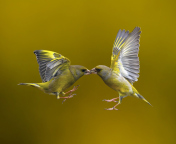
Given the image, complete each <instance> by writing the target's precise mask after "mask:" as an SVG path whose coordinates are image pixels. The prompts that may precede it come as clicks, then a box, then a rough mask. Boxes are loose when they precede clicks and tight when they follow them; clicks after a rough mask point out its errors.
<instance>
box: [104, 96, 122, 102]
mask: <svg viewBox="0 0 176 144" xmlns="http://www.w3.org/2000/svg"><path fill="white" fill-rule="evenodd" d="M118 98H119V97H117V98H113V99H110V100H106V99H104V100H103V101H106V102H117V101H116V99H118Z"/></svg>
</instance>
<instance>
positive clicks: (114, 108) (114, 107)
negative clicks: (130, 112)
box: [105, 95, 123, 110]
mask: <svg viewBox="0 0 176 144" xmlns="http://www.w3.org/2000/svg"><path fill="white" fill-rule="evenodd" d="M113 99H119V101H118V103H117V104H116V105H115V106H113V107H112V108H106V109H105V110H118V109H117V108H116V106H118V105H119V104H121V102H122V99H123V96H121V95H119V97H117V98H113ZM113 99H111V100H112V101H114V100H113ZM111 100H110V102H111Z"/></svg>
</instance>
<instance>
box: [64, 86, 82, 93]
mask: <svg viewBox="0 0 176 144" xmlns="http://www.w3.org/2000/svg"><path fill="white" fill-rule="evenodd" d="M79 86H80V85H77V86H74V87H73V89H72V90H70V91H68V92H66V93H65V94H68V93H71V94H72V92H74V91H75V90H77V89H78V87H79Z"/></svg>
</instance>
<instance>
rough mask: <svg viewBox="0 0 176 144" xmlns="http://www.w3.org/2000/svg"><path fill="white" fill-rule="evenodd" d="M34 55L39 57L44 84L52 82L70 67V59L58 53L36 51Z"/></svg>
mask: <svg viewBox="0 0 176 144" xmlns="http://www.w3.org/2000/svg"><path fill="white" fill-rule="evenodd" d="M34 54H35V55H36V57H37V62H38V64H39V72H40V76H41V78H42V81H43V82H47V81H50V80H51V79H52V78H53V77H55V76H57V75H59V74H61V73H62V70H63V69H65V68H68V67H69V65H70V60H69V59H67V58H66V57H64V56H62V55H61V54H58V53H56V52H52V51H47V50H36V51H34Z"/></svg>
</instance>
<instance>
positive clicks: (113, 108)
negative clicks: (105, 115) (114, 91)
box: [105, 107, 118, 110]
mask: <svg viewBox="0 0 176 144" xmlns="http://www.w3.org/2000/svg"><path fill="white" fill-rule="evenodd" d="M105 110H118V109H117V108H115V107H112V108H105Z"/></svg>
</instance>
